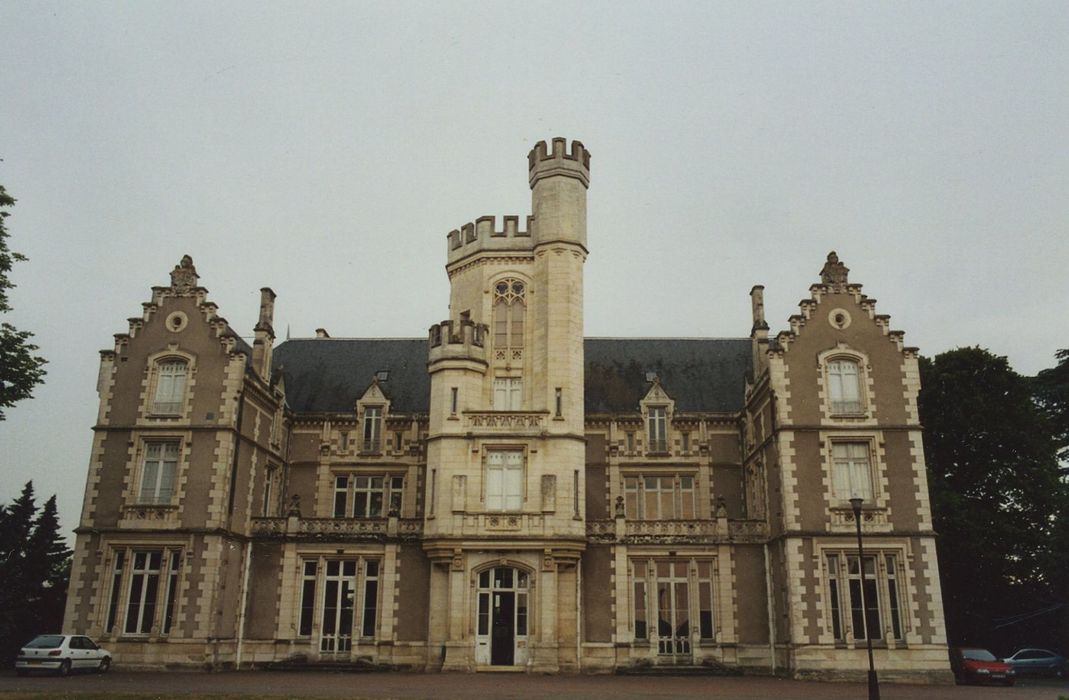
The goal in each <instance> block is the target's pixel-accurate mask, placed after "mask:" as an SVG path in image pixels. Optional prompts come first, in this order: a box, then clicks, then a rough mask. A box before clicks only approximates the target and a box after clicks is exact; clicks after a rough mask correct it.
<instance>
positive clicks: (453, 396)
mask: <svg viewBox="0 0 1069 700" xmlns="http://www.w3.org/2000/svg"><path fill="white" fill-rule="evenodd" d="M457 393H458V391H457V387H455V386H454V387H452V388H450V389H449V415H451V416H455V415H456V414H457Z"/></svg>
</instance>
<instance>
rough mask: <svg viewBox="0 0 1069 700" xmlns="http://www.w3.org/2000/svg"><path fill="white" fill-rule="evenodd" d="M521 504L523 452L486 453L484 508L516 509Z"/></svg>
mask: <svg viewBox="0 0 1069 700" xmlns="http://www.w3.org/2000/svg"><path fill="white" fill-rule="evenodd" d="M522 506H523V452H521V451H519V450H492V451H490V452H487V454H486V509H487V510H490V511H517V510H520V508H521V507H522Z"/></svg>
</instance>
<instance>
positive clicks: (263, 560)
mask: <svg viewBox="0 0 1069 700" xmlns="http://www.w3.org/2000/svg"><path fill="white" fill-rule="evenodd" d="M281 576H282V545H279V544H276V543H274V542H257V543H254V544H253V549H252V559H251V560H250V568H249V597H248V601H247V605H246V608H245V614H246V619H247V620H248V622H247V623H246V625H245V636H246V637H248V638H249V639H271V638H273V637H274V636H275V629H276V623H277V620H276V618H277V616H278V596H279V585H280V584H281Z"/></svg>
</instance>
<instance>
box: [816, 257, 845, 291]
mask: <svg viewBox="0 0 1069 700" xmlns="http://www.w3.org/2000/svg"><path fill="white" fill-rule="evenodd" d="M849 272H850V268H848V267H847V266H846V265H843V264H842V263H841V262H839V256H838V255H836V254H835V251H834V250H833V251H831V252H830V253H828V261H827V262H825V263H824V267H823V268H822V269H821V270H820V281H821V282H823V283H824V284H846V281H847V280H846V275H847V273H849Z"/></svg>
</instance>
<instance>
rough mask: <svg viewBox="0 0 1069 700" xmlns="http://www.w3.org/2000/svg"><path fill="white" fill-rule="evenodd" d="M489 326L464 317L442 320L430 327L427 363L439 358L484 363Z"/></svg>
mask: <svg viewBox="0 0 1069 700" xmlns="http://www.w3.org/2000/svg"><path fill="white" fill-rule="evenodd" d="M489 333H490V326H488V325H486V324H485V323H475V322H474V321H471V320H469V319H466V318H462V319H460V320H459V321H442V322H441V323H436V324H434V325H433V326H431V327H430V331H429V332H428V338H427V340H428V344H429V345H430V358H429V363H430V364H434V363H435V362H438V361H441V360H474V361H476V362H480V363H483V364H485V363H486V347H485V345H486V338H487V336H488V335H489Z"/></svg>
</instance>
